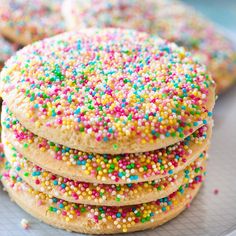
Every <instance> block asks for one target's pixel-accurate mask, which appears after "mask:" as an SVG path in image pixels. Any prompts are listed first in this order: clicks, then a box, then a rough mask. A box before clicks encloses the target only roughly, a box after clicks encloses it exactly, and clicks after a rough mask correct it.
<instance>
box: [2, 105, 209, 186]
mask: <svg viewBox="0 0 236 236" xmlns="http://www.w3.org/2000/svg"><path fill="white" fill-rule="evenodd" d="M2 126H3V131H2V139H3V143H5V144H9V143H10V144H12V145H13V146H14V147H15V148H16V149H17V151H18V152H20V153H21V154H23V155H24V156H25V157H26V158H27V159H28V160H30V161H31V162H33V163H35V164H36V165H38V166H40V167H42V168H44V169H46V170H48V171H50V172H52V173H54V174H58V175H60V176H64V177H66V178H70V179H74V180H80V181H84V182H92V183H105V184H117V183H119V184H122V183H135V182H143V181H151V180H157V179H160V178H163V177H167V176H170V175H172V174H175V173H177V172H179V171H181V170H183V169H184V168H185V167H186V166H188V165H189V164H190V163H191V162H193V161H194V160H195V159H196V158H197V157H198V156H199V155H200V156H201V155H202V154H201V153H202V152H203V151H204V150H206V149H207V147H208V145H209V140H210V138H211V131H212V123H211V122H210V123H209V124H208V125H205V126H202V127H201V128H200V129H198V130H197V131H195V132H194V133H193V134H192V135H190V136H189V137H187V138H186V139H185V140H183V141H180V142H179V143H176V144H174V145H172V146H170V147H167V148H164V149H159V150H156V151H151V152H146V153H136V154H123V155H108V154H105V155H100V154H96V153H85V152H81V151H78V150H75V149H70V148H68V147H65V146H61V145H57V144H55V143H53V142H51V141H48V140H46V139H44V138H40V137H38V136H36V135H34V134H33V133H31V132H29V131H28V130H27V129H25V128H24V127H23V126H22V125H21V124H20V123H19V121H18V120H17V119H15V118H14V116H13V114H12V113H11V112H10V111H9V110H8V109H7V108H6V107H5V106H3V112H2Z"/></svg>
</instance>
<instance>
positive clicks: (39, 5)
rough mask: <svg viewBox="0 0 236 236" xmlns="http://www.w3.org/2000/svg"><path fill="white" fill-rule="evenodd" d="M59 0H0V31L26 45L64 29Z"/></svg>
mask: <svg viewBox="0 0 236 236" xmlns="http://www.w3.org/2000/svg"><path fill="white" fill-rule="evenodd" d="M60 4H61V2H60V1H56V0H53V1H44V0H36V1H31V0H4V1H1V2H0V31H1V33H2V34H3V35H4V36H5V37H7V38H9V39H11V40H12V41H14V42H16V43H18V44H22V45H27V44H30V43H32V42H34V41H37V40H40V39H43V38H45V37H50V36H52V35H56V34H58V33H62V32H64V31H65V28H64V22H63V19H62V17H61V14H60V11H59V8H60Z"/></svg>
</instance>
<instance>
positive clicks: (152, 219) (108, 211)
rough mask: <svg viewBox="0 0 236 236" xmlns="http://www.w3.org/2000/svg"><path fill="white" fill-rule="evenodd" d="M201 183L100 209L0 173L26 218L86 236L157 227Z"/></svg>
mask: <svg viewBox="0 0 236 236" xmlns="http://www.w3.org/2000/svg"><path fill="white" fill-rule="evenodd" d="M201 182H202V177H201V175H199V176H198V177H196V178H195V179H194V181H193V182H192V183H190V184H186V185H184V186H182V187H181V188H179V190H178V191H176V192H174V193H172V194H171V195H170V196H168V197H166V198H163V199H159V200H156V201H154V202H150V203H144V204H140V205H133V206H126V207H104V206H99V207H97V206H90V205H82V204H75V203H69V202H66V201H63V200H60V199H57V198H55V197H52V196H49V195H47V194H44V193H42V192H38V191H35V190H34V189H33V188H32V187H31V186H30V185H28V184H26V183H25V182H24V181H22V179H21V178H20V177H19V176H17V175H15V174H14V173H12V172H11V170H8V171H3V177H2V183H3V185H4V187H5V189H6V190H7V192H8V193H9V195H10V197H11V199H12V200H13V201H15V202H16V203H17V204H18V205H19V206H20V207H22V208H23V209H24V210H25V211H27V212H28V213H29V214H31V215H33V216H35V217H36V218H38V219H40V220H42V221H43V222H46V223H47V224H50V225H53V226H55V227H58V228H62V229H66V230H70V231H75V232H80V233H88V234H113V233H120V232H133V231H140V230H144V229H148V228H154V227H157V226H159V225H161V224H163V223H165V222H167V221H169V220H171V219H172V218H174V217H176V216H177V215H178V214H179V213H180V212H182V211H183V210H184V209H185V208H186V207H188V206H189V204H190V202H191V201H192V200H193V198H194V197H195V195H196V194H197V192H198V190H199V188H200V186H201Z"/></svg>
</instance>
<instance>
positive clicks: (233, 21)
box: [182, 0, 236, 40]
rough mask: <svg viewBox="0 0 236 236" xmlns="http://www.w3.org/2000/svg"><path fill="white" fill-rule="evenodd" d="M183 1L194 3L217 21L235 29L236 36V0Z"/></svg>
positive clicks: (198, 8) (184, 0) (230, 28)
mask: <svg viewBox="0 0 236 236" xmlns="http://www.w3.org/2000/svg"><path fill="white" fill-rule="evenodd" d="M182 2H185V3H187V4H189V5H192V6H193V7H195V8H196V9H197V10H199V11H201V12H202V14H204V15H205V16H207V17H208V18H209V19H211V20H213V21H214V22H215V23H217V24H219V25H221V26H223V27H226V28H227V29H228V30H232V31H234V32H235V37H236V0H182ZM235 40H236V39H235Z"/></svg>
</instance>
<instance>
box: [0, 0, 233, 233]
mask: <svg viewBox="0 0 236 236" xmlns="http://www.w3.org/2000/svg"><path fill="white" fill-rule="evenodd" d="M185 2H189V3H193V4H194V5H195V6H196V7H197V8H198V9H200V10H202V11H203V13H204V14H206V15H208V16H209V17H210V18H212V19H213V20H214V19H215V20H216V22H217V23H219V24H222V25H225V26H226V27H228V29H229V30H230V29H231V30H232V29H233V30H235V31H234V32H231V33H230V34H231V37H234V38H233V39H236V37H235V33H236V29H235V27H236V26H235V25H236V14H232V12H233V13H235V12H236V0H229V1H224V8H223V7H222V1H221V0H202V1H200V0H198V1H196V0H185ZM203 2H204V3H205V6H204V7H203V5H202V3H203ZM219 14H220V15H221V17H218V16H219ZM222 15H223V16H222ZM232 22H234V23H232ZM235 117H236V86H234V87H233V88H232V89H231V90H230V91H228V93H227V94H224V95H223V96H221V97H220V99H219V100H218V101H217V104H216V108H215V128H214V134H213V139H212V145H211V148H210V159H209V161H208V169H207V170H208V174H207V179H206V182H205V185H204V187H203V188H202V189H201V191H200V193H199V195H198V196H197V198H196V199H195V201H194V202H193V203H192V205H191V207H190V209H188V210H187V211H185V212H184V213H182V214H181V215H180V216H179V217H177V218H176V219H174V220H173V221H171V222H169V223H167V224H165V225H163V226H161V227H159V228H158V229H156V230H153V231H146V232H143V233H135V234H129V235H135V236H136V235H137V236H141V235H145V236H154V235H157V236H166V235H168V236H180V235H181V236H184V235H188V236H195V235H204V236H218V235H219V236H220V235H230V236H236V158H235V149H236V122H235V121H236V119H235ZM215 189H218V190H219V193H218V194H217V195H215V194H214V190H215ZM22 218H25V219H27V220H29V221H30V229H29V230H23V229H22V228H21V226H20V222H21V219H22ZM21 235H26V236H27V235H28V236H55V235H57V236H62V235H63V236H71V235H79V234H72V233H68V232H65V231H63V230H57V229H54V228H52V227H50V226H47V225H46V224H43V223H40V222H39V221H38V220H36V219H34V218H33V217H31V216H30V215H28V214H27V213H25V212H24V211H23V210H21V209H20V208H19V207H18V206H16V205H15V204H14V203H12V202H11V201H10V200H9V198H8V196H7V194H6V193H4V192H2V191H0V236H21Z"/></svg>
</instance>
